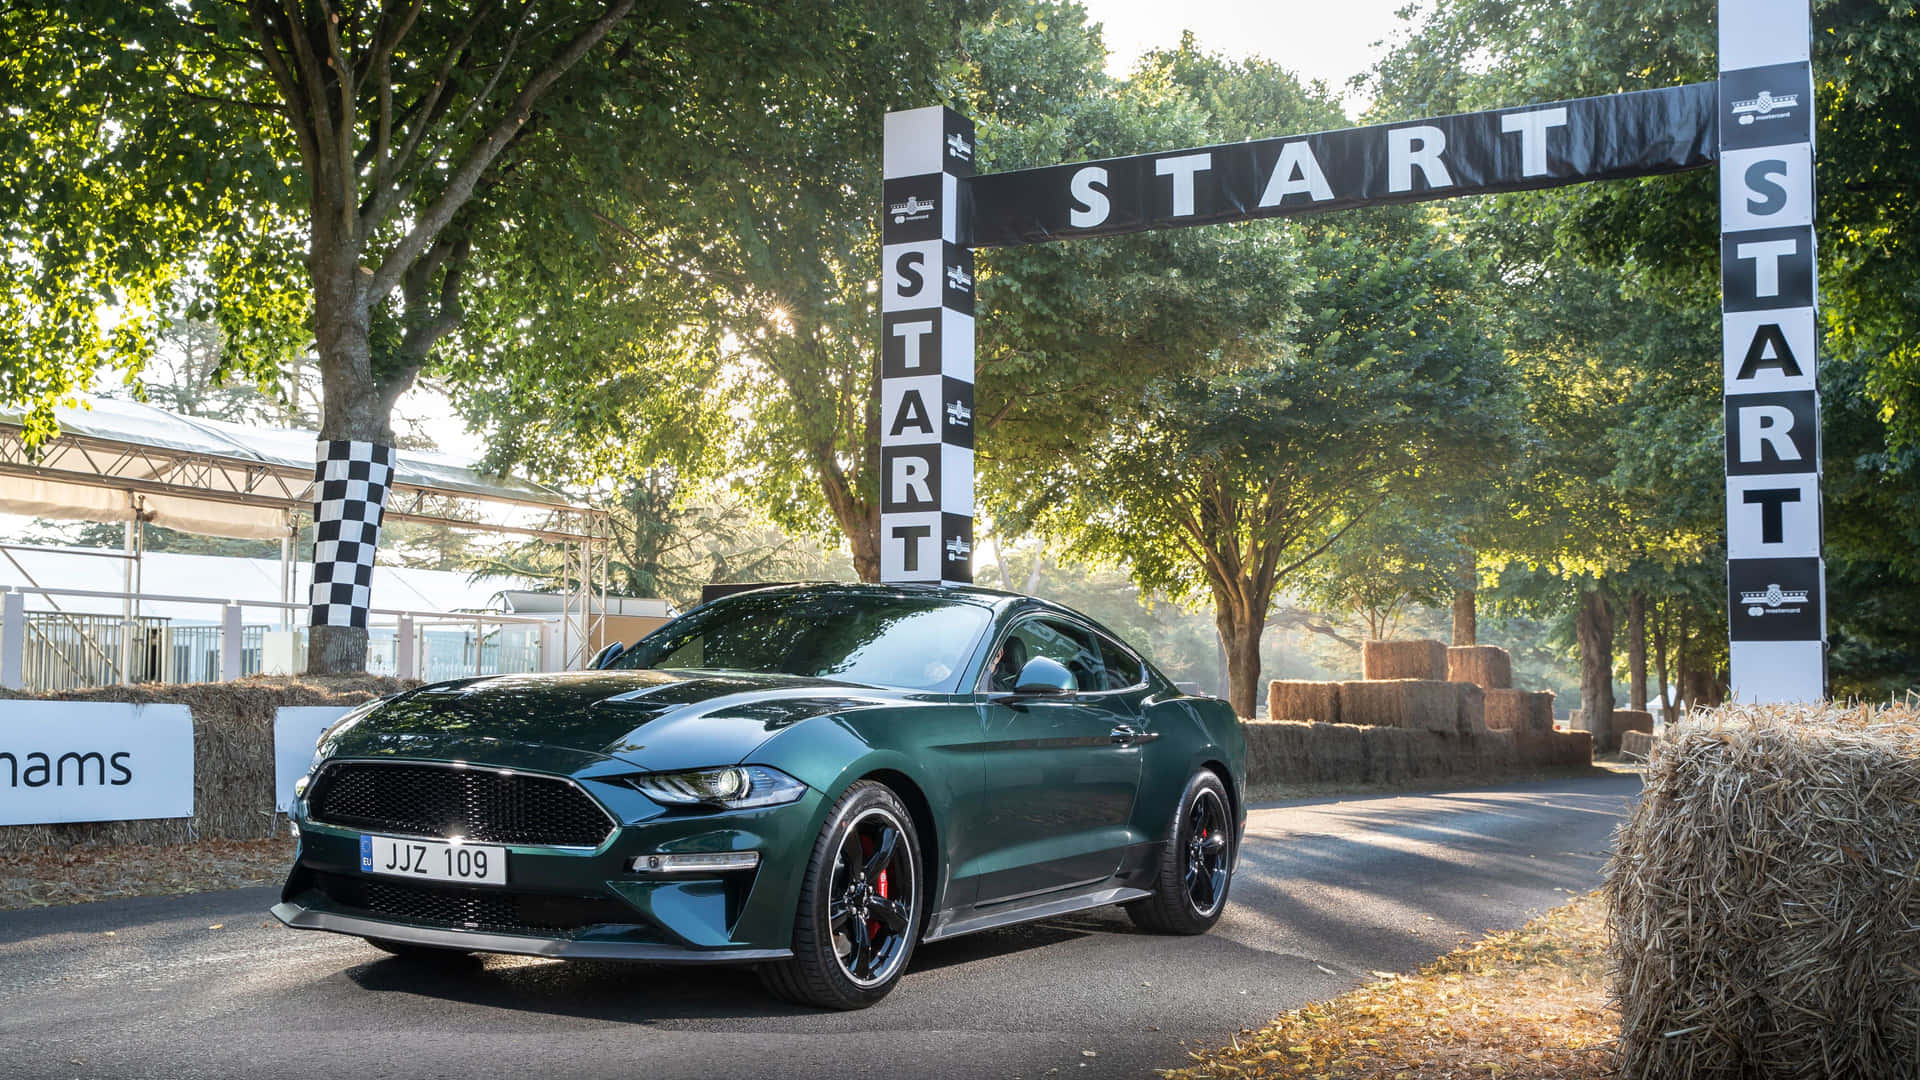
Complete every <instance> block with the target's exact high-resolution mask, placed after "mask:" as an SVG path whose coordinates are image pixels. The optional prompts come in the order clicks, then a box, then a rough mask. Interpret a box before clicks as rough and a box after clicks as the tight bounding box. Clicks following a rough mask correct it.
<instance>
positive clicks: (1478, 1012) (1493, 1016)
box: [1161, 894, 1620, 1080]
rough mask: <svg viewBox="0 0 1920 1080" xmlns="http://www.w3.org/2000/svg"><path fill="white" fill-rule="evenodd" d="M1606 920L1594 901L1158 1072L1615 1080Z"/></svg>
mask: <svg viewBox="0 0 1920 1080" xmlns="http://www.w3.org/2000/svg"><path fill="white" fill-rule="evenodd" d="M1605 940H1606V912H1605V909H1604V907H1603V906H1602V904H1601V901H1600V899H1599V897H1598V895H1597V894H1589V895H1587V896H1583V897H1580V898H1578V899H1576V900H1574V901H1573V902H1572V903H1570V904H1567V905H1564V906H1562V907H1558V908H1554V909H1553V910H1552V911H1549V912H1547V913H1546V914H1544V915H1542V916H1540V917H1539V918H1537V919H1535V920H1533V921H1532V922H1530V923H1528V924H1527V925H1525V926H1523V927H1521V928H1520V929H1518V930H1513V931H1508V932H1506V933H1498V934H1492V935H1489V936H1488V937H1486V938H1483V939H1481V940H1480V941H1477V942H1475V943H1473V944H1471V945H1467V946H1464V947H1462V948H1460V949H1457V950H1455V951H1454V952H1451V953H1448V954H1447V955H1446V956H1443V957H1441V958H1440V959H1438V960H1435V961H1434V962H1433V963H1431V964H1428V965H1427V966H1426V967H1424V968H1421V969H1420V970H1419V971H1418V972H1415V973H1414V974H1412V975H1388V974H1386V973H1384V972H1375V975H1377V976H1379V979H1378V981H1376V982H1373V983H1369V984H1368V985H1366V986H1363V987H1361V988H1359V989H1358V990H1354V991H1351V992H1350V993H1347V994H1345V995H1342V996H1341V997H1338V998H1335V999H1333V1000H1332V1001H1328V1002H1324V1003H1322V1004H1318V1005H1310V1006H1307V1007H1306V1008H1304V1009H1297V1010H1295V1011H1293V1012H1290V1013H1286V1014H1284V1015H1282V1016H1281V1017H1280V1018H1279V1019H1277V1020H1275V1021H1274V1022H1273V1023H1272V1024H1271V1025H1269V1026H1268V1027H1266V1028H1263V1029H1261V1030H1259V1031H1245V1032H1241V1033H1240V1035H1239V1036H1237V1037H1236V1038H1235V1039H1234V1041H1233V1043H1232V1044H1231V1045H1229V1046H1223V1047H1220V1048H1218V1049H1216V1050H1209V1051H1204V1052H1197V1053H1195V1054H1194V1055H1193V1058H1194V1063H1193V1064H1192V1065H1190V1066H1187V1067H1185V1068H1180V1069H1171V1070H1167V1071H1165V1072H1163V1073H1162V1074H1161V1075H1162V1076H1165V1077H1168V1078H1169V1080H1203V1078H1207V1080H1211V1078H1216V1077H1234V1078H1261V1077H1274V1078H1288V1080H1292V1078H1298V1077H1314V1078H1325V1080H1361V1078H1366V1080H1373V1078H1393V1080H1455V1078H1465V1077H1476V1078H1488V1077H1494V1078H1501V1080H1549V1078H1550V1080H1573V1078H1580V1080H1586V1078H1594V1080H1598V1078H1600V1077H1605V1076H1609V1075H1611V1074H1612V1069H1613V1046H1614V1042H1615V1039H1616V1038H1617V1037H1618V1035H1619V1032H1620V1014H1619V1011H1618V1010H1616V1009H1613V1008H1611V1007H1609V1006H1608V1004H1607V993H1606V957H1605V953H1604V951H1603V946H1604V944H1605Z"/></svg>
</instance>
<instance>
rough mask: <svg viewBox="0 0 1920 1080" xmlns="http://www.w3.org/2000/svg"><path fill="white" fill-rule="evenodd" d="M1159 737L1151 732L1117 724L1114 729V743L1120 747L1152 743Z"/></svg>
mask: <svg viewBox="0 0 1920 1080" xmlns="http://www.w3.org/2000/svg"><path fill="white" fill-rule="evenodd" d="M1159 737H1160V736H1158V735H1156V734H1154V733H1153V732H1151V731H1141V730H1140V729H1139V728H1135V727H1129V726H1128V725H1126V724H1116V725H1114V728H1113V741H1114V742H1115V743H1117V744H1118V745H1120V746H1133V745H1134V744H1136V743H1143V742H1152V741H1153V740H1155V739H1157V738H1159Z"/></svg>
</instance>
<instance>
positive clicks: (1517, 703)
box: [1486, 690, 1533, 731]
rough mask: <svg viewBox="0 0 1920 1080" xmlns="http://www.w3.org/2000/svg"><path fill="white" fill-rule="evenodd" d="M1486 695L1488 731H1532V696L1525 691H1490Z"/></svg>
mask: <svg viewBox="0 0 1920 1080" xmlns="http://www.w3.org/2000/svg"><path fill="white" fill-rule="evenodd" d="M1486 695H1487V711H1486V717H1487V730H1489V731H1530V730H1532V719H1533V695H1532V694H1530V693H1528V692H1527V691H1525V690H1488V691H1486Z"/></svg>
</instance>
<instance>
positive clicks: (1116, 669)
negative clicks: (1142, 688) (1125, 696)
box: [1100, 638, 1147, 690]
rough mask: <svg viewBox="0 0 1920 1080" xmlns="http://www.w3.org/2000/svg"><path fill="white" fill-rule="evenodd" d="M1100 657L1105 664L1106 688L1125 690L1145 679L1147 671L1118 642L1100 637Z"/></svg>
mask: <svg viewBox="0 0 1920 1080" xmlns="http://www.w3.org/2000/svg"><path fill="white" fill-rule="evenodd" d="M1100 659H1101V660H1102V661H1103V662H1104V663H1105V665H1106V669H1107V671H1106V677H1107V687H1106V688H1107V689H1108V690H1125V689H1127V688H1128V687H1132V686H1139V685H1140V684H1141V683H1143V682H1146V681H1147V673H1146V672H1145V671H1143V670H1141V667H1140V661H1138V660H1135V659H1134V658H1133V656H1132V655H1131V654H1129V653H1128V652H1127V650H1125V649H1123V648H1121V647H1120V645H1119V643H1118V642H1114V641H1109V640H1107V639H1106V638H1101V639H1100Z"/></svg>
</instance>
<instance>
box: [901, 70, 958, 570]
mask: <svg viewBox="0 0 1920 1080" xmlns="http://www.w3.org/2000/svg"><path fill="white" fill-rule="evenodd" d="M883 154H884V157H885V162H884V165H885V167H884V169H883V170H882V188H883V194H884V196H885V200H886V205H885V208H884V211H883V215H882V217H881V219H880V243H881V248H880V261H881V276H880V334H881V342H880V420H881V428H880V580H881V581H926V582H940V583H943V584H947V585H964V584H969V583H971V582H972V581H973V251H972V249H970V248H967V247H964V246H962V245H961V243H960V239H961V235H962V233H963V231H964V225H965V219H964V217H963V214H962V209H961V208H962V205H963V204H962V200H961V198H960V190H961V189H960V184H961V181H962V180H964V179H965V178H967V177H970V176H972V175H973V122H972V121H971V120H968V119H967V118H966V117H964V116H961V115H960V114H958V113H956V112H954V111H952V110H951V109H943V108H940V107H938V106H934V107H930V108H925V109H910V110H908V111H906V112H892V113H888V114H887V117H886V129H885V141H884V148H883Z"/></svg>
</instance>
